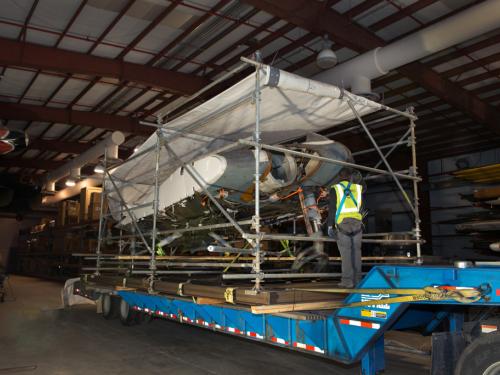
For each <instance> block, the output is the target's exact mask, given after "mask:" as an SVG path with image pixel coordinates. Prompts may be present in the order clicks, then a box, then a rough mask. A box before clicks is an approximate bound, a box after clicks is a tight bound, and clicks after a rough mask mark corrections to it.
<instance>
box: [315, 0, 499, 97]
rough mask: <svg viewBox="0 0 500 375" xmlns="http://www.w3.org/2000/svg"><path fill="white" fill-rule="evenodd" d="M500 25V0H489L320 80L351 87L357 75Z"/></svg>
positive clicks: (371, 75) (378, 72)
mask: <svg viewBox="0 0 500 375" xmlns="http://www.w3.org/2000/svg"><path fill="white" fill-rule="evenodd" d="M498 27H500V0H488V1H484V2H482V3H480V4H477V5H475V6H472V7H470V8H469V9H466V10H464V11H462V12H460V13H458V14H456V15H454V16H451V17H448V18H446V19H445V20H443V21H441V22H438V23H436V24H434V25H431V26H429V27H426V28H425V29H422V30H420V31H417V32H415V33H413V34H411V35H409V36H407V37H406V38H403V39H400V40H398V41H397V42H394V43H391V44H389V45H387V46H385V47H379V48H375V49H374V50H371V51H369V52H366V53H364V54H361V55H359V56H357V57H355V58H353V59H351V60H349V61H347V62H345V63H344V64H340V65H338V66H336V67H335V68H332V69H329V70H326V71H324V72H321V73H319V74H316V75H315V76H314V77H313V78H314V79H315V80H317V81H322V82H327V83H331V84H334V85H337V86H340V87H345V88H349V87H351V83H352V81H353V78H354V77H356V76H363V77H366V78H368V79H371V80H372V79H375V78H378V77H380V76H382V75H385V74H387V73H388V72H389V71H391V70H392V69H396V68H398V67H400V66H403V65H405V64H408V63H411V62H413V61H416V60H420V59H422V58H424V57H426V56H429V55H432V54H434V53H436V52H439V51H442V50H444V49H446V48H449V47H451V46H454V45H456V44H459V43H463V42H465V41H467V40H470V39H473V38H475V37H477V36H480V35H482V34H485V33H488V32H490V31H492V30H495V29H497V28H498Z"/></svg>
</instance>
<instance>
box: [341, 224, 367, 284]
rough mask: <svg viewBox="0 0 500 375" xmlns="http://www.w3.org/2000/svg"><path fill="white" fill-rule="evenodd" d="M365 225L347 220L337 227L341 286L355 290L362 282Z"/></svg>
mask: <svg viewBox="0 0 500 375" xmlns="http://www.w3.org/2000/svg"><path fill="white" fill-rule="evenodd" d="M362 229H363V223H362V222H361V221H360V220H356V219H351V218H346V219H344V220H342V223H340V224H339V225H338V226H337V246H338V248H339V251H340V256H341V258H342V281H341V285H342V286H345V287H346V288H353V287H354V286H356V285H357V284H358V282H359V281H360V280H361V277H362V276H361V239H362V237H363V231H362Z"/></svg>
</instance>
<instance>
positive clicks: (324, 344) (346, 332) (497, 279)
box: [75, 265, 500, 375]
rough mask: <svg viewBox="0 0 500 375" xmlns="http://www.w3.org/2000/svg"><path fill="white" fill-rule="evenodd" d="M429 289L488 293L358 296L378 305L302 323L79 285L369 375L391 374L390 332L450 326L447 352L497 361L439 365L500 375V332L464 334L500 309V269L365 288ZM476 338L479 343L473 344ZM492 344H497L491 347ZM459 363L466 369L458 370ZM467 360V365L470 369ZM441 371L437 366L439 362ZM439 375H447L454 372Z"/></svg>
mask: <svg viewBox="0 0 500 375" xmlns="http://www.w3.org/2000/svg"><path fill="white" fill-rule="evenodd" d="M429 286H434V287H440V288H443V289H446V290H471V289H475V290H479V291H480V292H481V298H480V299H479V300H478V301H476V302H471V303H463V302H459V301H456V300H440V301H413V302H401V303H388V304H385V303H382V304H380V303H378V302H376V301H378V300H381V299H385V298H390V297H396V295H392V294H363V293H355V294H350V295H348V296H347V298H346V299H345V304H351V303H354V302H359V301H374V305H368V306H362V307H343V308H339V309H336V310H327V311H315V312H310V314H303V315H300V316H295V315H294V314H254V313H252V312H251V310H250V309H249V308H245V307H240V306H232V305H229V304H223V305H202V304H197V303H196V302H195V301H193V300H192V299H189V298H185V297H184V298H183V297H180V296H170V295H168V296H167V295H160V294H150V293H146V292H139V291H131V290H106V289H101V288H95V287H86V285H85V284H81V285H79V286H77V287H76V288H75V294H80V295H84V296H87V297H92V298H97V297H99V295H101V294H106V293H111V294H115V295H118V296H119V297H120V298H121V300H122V301H123V302H122V304H125V305H128V307H130V313H131V314H132V313H138V312H140V313H141V314H146V315H150V316H154V317H159V318H165V319H170V320H174V321H178V322H180V323H183V324H191V325H195V326H199V327H202V328H206V329H210V330H213V331H217V332H223V333H226V334H230V335H235V336H238V337H244V338H247V339H250V340H255V341H259V342H263V343H267V344H270V345H275V346H279V347H283V348H288V349H292V350H297V351H301V352H305V353H310V354H314V355H317V356H321V357H325V358H329V359H333V360H335V361H338V362H342V363H345V364H353V363H356V362H359V361H361V369H362V374H363V375H374V374H377V373H379V372H381V371H383V369H384V367H385V363H384V333H386V332H387V331H389V330H404V329H411V328H415V327H420V328H422V327H425V328H424V329H423V331H425V332H426V333H428V334H430V333H432V332H433V331H435V330H436V329H437V328H438V327H439V326H442V324H443V322H447V323H448V334H449V335H448V336H447V337H446V338H445V339H444V340H445V341H443V343H444V345H450V346H454V345H457V340H456V339H457V337H459V338H460V337H462V338H464V337H466V338H468V342H472V343H473V344H474V345H475V346H476V347H477V346H479V347H480V348H479V349H478V348H473V349H472V351H473V352H474V353H476V352H477V351H478V350H482V351H484V350H487V351H488V350H489V352H488V353H489V354H488V359H486V361H490V362H491V364H489V365H488V366H487V367H485V368H486V370H485V371H486V372H484V371H483V370H482V369H481V368H480V366H484V364H483V365H481V364H479V365H478V364H477V362H475V364H474V366H476V365H477V366H479V367H477V366H476V368H477V372H470V371H469V370H467V368H466V367H467V366H469V367H470V366H471V365H470V363H469V359H467V358H466V359H464V358H460V359H459V360H458V358H457V357H456V356H455V357H453V356H452V355H450V356H448V358H445V357H446V356H445V357H444V358H438V359H437V360H438V362H439V365H440V366H442V368H444V369H447V370H443V371H453V368H455V367H457V366H458V367H460V366H462V368H460V369H459V370H457V371H462V372H457V374H460V375H468V374H472V373H474V374H486V375H490V374H497V373H498V374H500V340H499V339H498V338H499V337H500V335H497V334H496V333H495V332H496V330H497V327H498V326H497V325H495V324H493V325H492V324H489V325H486V324H484V326H486V327H489V328H488V329H483V330H482V332H481V324H482V323H483V321H476V322H472V323H474V324H473V325H475V326H477V325H478V324H479V330H480V331H479V332H477V327H476V328H475V331H474V332H475V333H472V332H473V329H472V328H470V329H468V330H467V332H465V331H464V320H465V318H464V317H465V313H466V311H467V310H468V309H469V308H471V307H479V308H487V307H493V308H494V307H497V306H500V267H484V266H482V267H470V268H456V267H445V266H405V265H382V266H376V267H373V268H372V269H371V270H370V272H369V273H368V274H367V275H366V276H365V277H364V279H363V280H362V281H361V283H360V285H358V287H357V288H358V289H423V288H426V287H429ZM484 316H486V315H484ZM486 322H487V321H486ZM470 326H471V322H469V323H468V327H470ZM486 332H492V333H488V336H491V337H490V338H488V340H489V341H488V343H489V344H485V345H483V346H481V345H480V344H481V342H480V341H481V340H483V341H485V342H486V341H487V340H485V339H482V337H483V335H482V333H486ZM471 337H472V338H475V340H472V339H471ZM493 338H494V340H493ZM464 340H465V341H467V340H466V339H463V340H461V342H462V343H461V344H458V346H462V348H461V349H463V347H464V346H465V344H464V342H465V341H464ZM492 340H493V342H490V341H492ZM459 341H460V340H459ZM478 343H479V344H478ZM473 344H470V345H469V347H473V346H474V345H473ZM492 344H493V346H492ZM474 350H475V351H474ZM470 351H471V350H469V349H466V350H459V353H458V354H460V352H463V354H462V357H463V356H464V355H466V354H467V355H471V353H470ZM490 352H491V353H490ZM474 353H472V354H474ZM476 354H477V353H476ZM476 354H474V355H476ZM483 357H484V355H483ZM490 357H493V358H490ZM457 360H458V362H459V363H458V365H457V366H456V365H455V362H456V361H457ZM483 360H484V358H483ZM464 361H466V363H465V364H464ZM450 362H451V363H450ZM488 363H489V362H488ZM488 363H487V364H488ZM433 365H436V364H435V363H434V358H433ZM464 366H465V367H464ZM491 366H493V367H491ZM450 369H452V370H450ZM467 371H469V372H467ZM480 371H481V372H480ZM488 371H489V372H488ZM491 371H497V372H491ZM433 373H436V374H437V373H443V374H445V373H447V372H433ZM449 373H452V372H449Z"/></svg>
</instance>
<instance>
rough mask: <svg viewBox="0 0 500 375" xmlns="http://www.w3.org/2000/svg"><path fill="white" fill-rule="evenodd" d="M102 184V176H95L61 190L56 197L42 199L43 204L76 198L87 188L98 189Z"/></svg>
mask: <svg viewBox="0 0 500 375" xmlns="http://www.w3.org/2000/svg"><path fill="white" fill-rule="evenodd" d="M101 184H102V175H98V174H95V175H93V176H90V177H89V178H86V179H85V180H82V181H78V182H77V183H76V185H75V186H71V187H67V188H64V189H62V190H59V191H58V192H57V193H55V194H54V195H46V196H44V197H43V198H42V204H43V205H47V204H54V203H57V202H61V201H63V200H65V199H68V198H71V197H74V196H76V195H78V194H80V190H82V189H83V188H86V187H97V186H101Z"/></svg>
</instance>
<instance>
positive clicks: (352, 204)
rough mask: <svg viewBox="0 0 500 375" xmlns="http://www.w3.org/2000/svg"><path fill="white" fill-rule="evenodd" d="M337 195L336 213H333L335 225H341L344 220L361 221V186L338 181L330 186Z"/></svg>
mask: <svg viewBox="0 0 500 375" xmlns="http://www.w3.org/2000/svg"><path fill="white" fill-rule="evenodd" d="M332 188H334V189H335V194H336V195H337V212H336V213H335V225H337V224H340V223H342V221H343V220H344V219H346V218H352V219H357V220H363V215H361V212H360V210H361V204H362V203H363V202H362V193H363V186H361V185H359V184H353V183H350V182H349V181H340V182H339V183H338V184H335V185H332Z"/></svg>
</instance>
